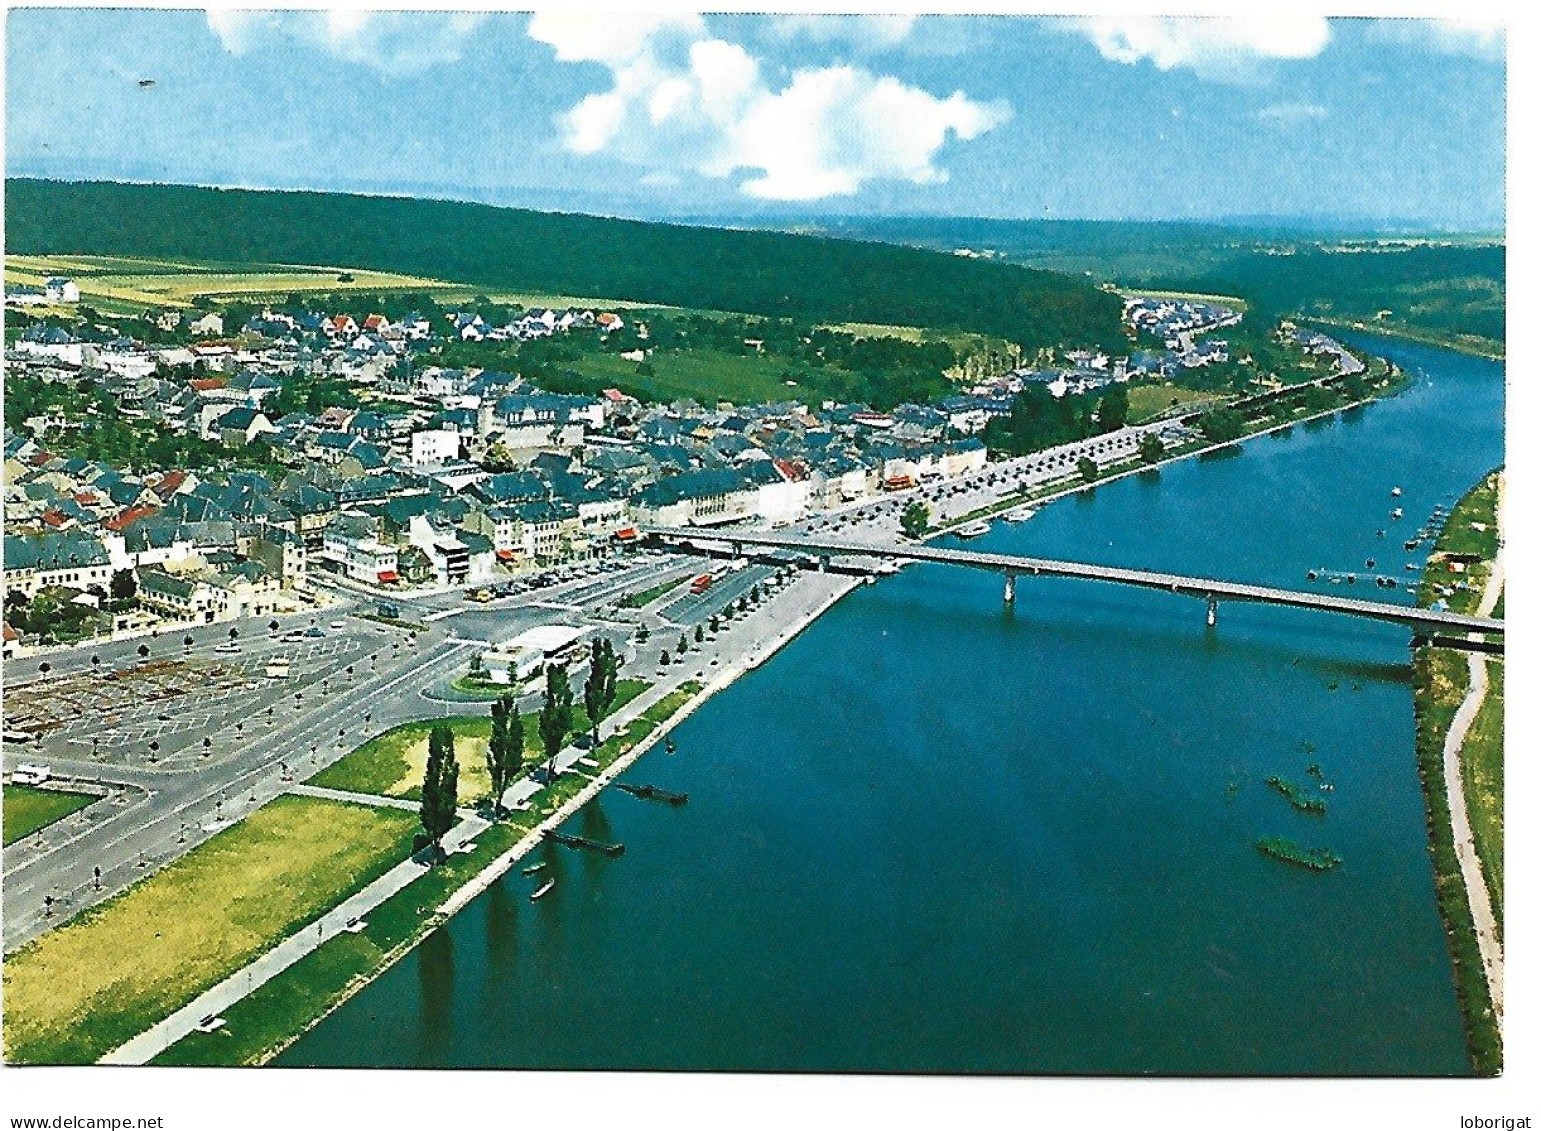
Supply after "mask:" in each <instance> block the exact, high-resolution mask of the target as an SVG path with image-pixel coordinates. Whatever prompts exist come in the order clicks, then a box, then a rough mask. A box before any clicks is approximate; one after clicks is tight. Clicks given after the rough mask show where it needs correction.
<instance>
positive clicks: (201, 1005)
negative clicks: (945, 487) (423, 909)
mask: <svg viewBox="0 0 1541 1131" xmlns="http://www.w3.org/2000/svg"><path fill="white" fill-rule="evenodd" d="M858 585H860V581H858V580H856V579H853V578H849V577H836V576H829V575H823V574H810V575H805V576H803V577H799V578H798V579H797V580H796V581H794V582H793V583H791V584H789V585H787V586H786V587H785V588H783V589H781V590H780V591H778V592H776V593H775V594H774V595H772V596H771V597H769V598H768V599H767V600H766V601H765V602H764V604H763V605H762V606H761V607H760V608H759V609H758V610H757V611H756V612H755V613H753V614H751V615H750V616H748V617H746V618H745V619H744V620H742V621H740V622H737V623H735V624H733V625H731V626H730V627H729V628H728V629H727V630H726V631H724V632H722V633H721V634H720V640H719V642H718V647H716V648H714V649H712V654H710V655H708V654H704V653H703V654H699V655H696V656H694V657H693V658H691V659H692V662H686V661H685V659H683V658H682V660H681V661H680V663H679V664H678V665H677V666H680V667H683V668H684V669H686V670H683V671H681V672H680V673H679V674H678V676H677V677H676V678H671V679H668V680H663V681H660V682H659V683H657V684H655V685H654V686H652V687H650V688H648V689H647V691H645V692H643V693H642V694H641V695H639V696H637V697H636V698H635V699H633V700H631V701H630V702H629V703H627V704H626V706H625V707H623V708H622V709H621V710H619V711H617V712H616V713H615V714H614V715H613V716H611V717H610V718H608V719H606V720H605V724H604V728H603V730H605V731H609V732H611V733H616V732H620V731H623V730H625V728H626V726H627V725H628V724H629V723H631V722H633V721H635V720H636V719H637V718H639V717H641V716H642V715H643V714H644V713H645V712H647V711H648V710H649V709H650V708H652V707H653V706H655V705H656V704H657V703H659V702H660V701H661V700H663V699H664V698H666V697H667V696H668V695H670V694H672V693H674V692H675V691H677V690H678V689H679V687H680V686H681V685H682V684H683V683H685V682H688V681H690V680H691V679H699V678H704V679H705V680H706V682H705V683H704V686H702V688H701V690H700V691H698V692H697V693H696V694H695V695H693V696H692V697H691V698H690V699H689V700H688V701H686V702H685V703H684V704H682V705H681V706H680V708H679V709H678V710H677V711H675V712H674V713H673V714H671V715H670V717H669V718H668V719H666V720H664V721H663V722H662V723H661V724H660V725H659V726H658V727H656V728H655V729H654V730H653V731H652V732H651V733H650V734H649V735H647V736H646V737H645V738H643V739H642V740H641V741H639V742H638V743H637V745H636V746H635V747H633V748H632V749H631V750H629V751H627V752H626V754H624V755H622V756H621V757H620V758H618V759H617V760H616V761H615V762H614V763H612V764H611V765H610V766H609V767H607V768H606V769H605V770H604V771H603V772H601V773H600V774H598V775H596V776H595V777H594V778H593V780H592V781H591V782H590V783H589V784H588V785H586V786H585V787H584V788H583V789H582V790H581V791H580V792H579V793H577V794H576V795H574V796H573V797H572V798H571V799H570V800H568V801H567V802H566V803H565V804H563V805H562V806H561V807H560V808H558V809H557V810H556V811H555V812H554V813H552V814H551V816H549V817H548V818H546V819H545V820H544V821H542V822H541V823H540V824H539V825H537V826H536V827H535V828H534V829H532V830H531V831H530V832H529V833H528V834H527V835H525V836H523V837H521V838H520V840H519V841H518V842H517V843H516V844H515V845H514V846H513V847H512V848H510V849H509V850H508V851H507V852H506V853H504V854H503V855H502V856H500V857H498V858H497V859H495V860H493V861H492V862H491V863H489V864H488V865H487V867H485V868H484V869H482V870H481V871H480V872H478V873H477V874H476V875H475V876H474V877H472V878H471V879H470V880H469V881H467V882H466V883H465V884H464V885H462V886H461V887H460V888H458V889H456V891H455V892H454V893H452V894H451V895H450V896H449V898H448V899H446V900H445V901H444V902H443V903H442V904H441V905H440V906H439V907H438V908H437V909H436V910H435V912H434V914H433V916H432V917H431V918H430V919H428V920H426V921H425V923H424V928H425V933H426V930H427V929H429V928H431V927H432V926H435V925H437V924H438V923H440V922H442V921H444V920H445V919H447V918H448V917H450V916H452V915H454V914H455V913H456V912H458V911H459V910H460V909H461V908H463V907H464V906H465V905H466V904H468V903H469V902H470V901H471V900H472V899H474V898H475V897H476V896H478V895H480V894H481V893H482V892H484V891H486V890H487V888H489V887H491V886H492V884H493V883H495V882H496V881H497V879H498V878H499V877H501V876H502V875H503V874H504V873H506V872H507V871H508V870H509V869H510V868H512V867H513V866H514V865H515V864H516V863H517V862H518V861H519V860H520V859H521V858H523V857H524V856H525V855H527V854H528V853H529V852H530V851H532V850H533V849H534V848H535V847H536V846H537V845H538V844H540V842H541V840H542V838H543V836H544V834H545V832H546V831H547V830H548V829H554V828H556V827H558V826H560V825H561V824H562V823H564V822H565V821H567V820H568V819H569V818H571V817H572V816H573V814H575V813H576V812H577V811H578V810H579V809H581V808H582V807H583V806H584V805H586V804H588V803H589V802H590V801H591V800H593V799H594V798H595V797H596V796H598V795H599V793H600V792H602V791H603V790H604V789H605V788H606V787H607V786H608V785H610V784H611V783H612V782H613V781H614V780H615V779H616V778H617V777H618V776H619V775H620V774H622V773H623V772H625V771H626V770H627V769H628V768H630V767H631V766H632V765H633V764H634V763H635V762H636V761H637V760H638V759H639V758H641V757H642V755H643V754H645V753H647V752H648V751H649V750H650V749H651V748H652V747H653V746H654V745H655V744H656V743H657V742H658V740H659V739H660V737H661V736H663V735H666V734H667V733H668V731H669V728H670V727H672V726H674V725H675V724H677V723H678V722H679V721H680V720H682V719H684V718H686V717H688V716H689V715H690V714H691V712H693V711H695V710H696V709H697V708H698V707H700V705H701V704H703V703H705V702H706V700H708V699H709V698H711V696H713V695H715V694H716V693H717V692H719V691H721V690H722V689H723V688H725V687H727V686H728V685H730V684H731V683H732V682H733V681H734V680H736V679H737V678H738V677H739V676H740V675H743V674H744V673H745V672H747V671H750V670H752V669H754V668H756V667H758V666H760V665H761V664H763V663H764V662H765V661H766V660H767V659H769V658H770V657H771V656H772V655H774V654H775V653H776V652H777V651H778V650H780V649H781V648H782V647H784V646H785V645H787V644H788V643H790V642H791V641H792V639H793V638H794V637H796V636H797V635H798V634H799V633H800V632H802V630H803V629H804V628H806V627H807V626H808V625H810V624H812V623H813V622H814V621H815V620H817V619H818V617H819V616H821V615H822V614H823V613H824V612H825V611H826V610H828V609H829V608H830V607H832V606H833V605H834V604H836V603H837V602H838V601H839V600H840V599H841V598H842V597H844V596H845V595H846V594H847V593H849V592H850V591H851V590H852V589H854V588H856V587H857V586H858ZM714 661H715V668H716V670H711V669H712V667H713V666H714ZM697 664H702V665H706V666H705V667H700V668H698V667H697V666H696V665H697ZM708 671H710V675H708V674H707V673H708ZM588 754H589V752H588V751H587V750H583V749H580V748H578V747H575V746H571V745H569V746H568V747H566V748H565V749H564V750H563V751H562V752H561V753H560V754H559V755H558V756H557V761H556V764H557V772H558V774H559V775H560V774H567V773H580V774H581V773H583V767H582V766H581V764H580V762H581V760H582V759H584V758H586V757H588ZM542 788H543V787H542V786H541V784H540V783H538V782H536V781H535V780H534V779H533V778H532V777H529V776H526V777H523V778H521V779H520V780H519V781H518V782H516V783H515V784H514V785H512V786H510V787H509V789H508V790H507V791H506V792H505V793H504V795H503V802H504V805H505V806H506V807H507V808H509V809H513V810H521V809H526V808H528V806H529V802H530V800H531V799H532V798H533V797H534V796H535V795H536V794H538V793H539V792H540V790H541V789H542ZM288 791H289V792H292V793H296V794H301V795H308V796H314V797H325V798H329V799H332V800H338V801H347V802H351V803H354V804H364V805H379V806H384V807H387V808H396V809H413V810H415V809H416V808H417V803H416V802H412V801H405V800H403V799H401V798H391V797H383V796H376V795H374V794H362V793H354V792H350V791H342V790H332V789H323V788H321V787H316V786H308V785H304V784H295V785H292V786H290V787H289V790H288ZM490 824H491V823H490V822H489V821H488V820H487V819H485V818H484V817H481V816H478V815H477V814H474V813H471V812H470V811H468V810H461V811H460V821H459V822H458V823H457V824H456V826H455V827H454V828H453V829H452V830H451V831H450V832H449V833H448V834H446V835H445V838H444V842H443V843H444V848H445V851H446V852H448V853H455V852H457V851H468V850H469V846H471V845H472V844H473V842H474V841H475V839H476V837H477V836H478V835H479V834H480V833H482V832H483V831H485V830H486V829H487V828H489V827H490ZM427 870H428V869H427V866H425V865H423V864H421V863H418V862H417V861H416V860H404V861H402V862H401V863H399V864H397V865H396V866H395V867H393V868H392V869H391V870H390V871H388V872H386V873H385V874H384V875H383V876H380V877H379V878H378V879H376V880H374V881H373V882H372V883H370V884H368V885H367V886H366V887H364V888H362V889H361V890H359V891H357V892H355V893H354V894H353V895H351V896H349V897H348V898H347V899H345V900H343V901H342V902H341V903H340V904H338V905H337V906H336V907H334V908H332V909H331V910H329V911H327V912H326V913H325V914H323V915H321V916H319V917H318V918H317V919H316V920H315V921H314V922H312V923H309V924H307V925H306V926H304V927H302V928H301V929H300V930H298V931H296V932H295V933H294V934H292V935H290V936H289V937H288V938H286V939H284V940H283V941H282V942H280V943H279V944H278V945H276V946H274V947H273V948H271V949H270V950H268V951H267V952H265V953H264V954H262V955H261V956H260V957H259V958H257V959H255V960H253V961H252V962H250V963H249V964H247V965H246V966H244V967H242V968H241V969H239V970H237V971H235V972H234V973H232V974H230V975H229V976H228V977H226V978H225V979H223V980H222V981H220V982H219V983H217V984H216V985H214V986H211V987H210V988H209V989H207V990H205V991H203V992H202V993H201V994H199V995H198V996H197V997H196V998H194V999H193V1000H192V1001H190V1002H188V1003H187V1004H186V1005H184V1006H182V1007H181V1008H179V1009H177V1010H176V1011H175V1012H173V1013H171V1014H170V1015H168V1016H167V1017H166V1018H164V1019H163V1020H161V1021H159V1022H157V1023H156V1024H155V1025H153V1026H151V1027H150V1028H149V1029H147V1030H145V1031H144V1032H143V1033H140V1034H139V1035H138V1036H136V1037H133V1038H132V1039H130V1040H129V1041H126V1042H125V1043H124V1044H122V1045H120V1046H118V1047H117V1048H116V1049H113V1050H112V1051H111V1052H109V1053H107V1054H106V1055H105V1056H103V1057H102V1058H101V1060H100V1061H98V1063H100V1064H115V1065H142V1064H147V1063H149V1062H150V1061H151V1060H152V1059H154V1058H155V1057H156V1056H158V1055H160V1053H161V1052H163V1051H164V1050H166V1049H167V1048H170V1047H171V1046H172V1045H173V1044H175V1043H176V1042H177V1041H179V1040H181V1039H182V1038H184V1037H186V1036H188V1035H189V1034H191V1033H193V1032H194V1031H196V1029H197V1027H198V1025H199V1024H200V1023H201V1022H202V1021H203V1019H204V1018H206V1017H211V1016H214V1017H217V1016H219V1015H220V1013H222V1012H223V1011H224V1010H227V1009H229V1008H231V1007H232V1006H233V1005H235V1004H236V1003H237V1002H239V1001H241V1000H242V999H244V998H245V997H247V996H248V995H249V994H251V993H253V992H254V991H255V990H257V989H258V988H259V987H261V986H263V985H265V984H266V983H267V982H269V981H270V980H271V979H273V978H275V977H277V976H278V975H279V974H281V973H283V972H284V971H285V970H287V969H289V968H290V967H291V966H293V965H294V964H295V963H297V962H299V961H300V960H301V959H303V958H304V957H306V956H307V955H309V954H311V953H312V952H314V951H315V950H317V949H319V948H320V947H321V946H323V945H324V944H325V943H326V942H328V941H329V940H331V939H333V938H335V937H337V936H338V935H339V934H341V933H343V932H344V931H345V930H347V929H348V925H349V923H351V922H353V921H355V920H359V919H364V918H366V917H367V916H368V914H369V913H370V912H371V911H372V910H374V909H375V908H376V907H378V906H380V905H381V904H382V903H384V902H385V901H386V900H388V899H390V898H391V897H392V896H394V895H396V894H397V893H399V892H401V891H403V890H404V889H405V888H407V887H408V886H409V885H410V884H411V883H412V882H413V881H415V880H416V879H418V878H419V877H421V876H423V875H425V874H426V873H427ZM408 949H410V948H408ZM382 969H383V967H382ZM380 972H381V971H378V970H377V971H375V972H374V974H372V975H371V978H372V977H374V976H378V974H379V973H380ZM362 984H363V983H361V985H362ZM358 988H360V987H359V986H354V987H353V992H356V990H357V989H358ZM343 1000H345V999H343ZM337 1004H340V1002H334V1003H332V1008H335V1006H336V1005H337ZM296 1035H297V1034H296Z"/></svg>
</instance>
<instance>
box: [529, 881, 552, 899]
mask: <svg viewBox="0 0 1541 1131" xmlns="http://www.w3.org/2000/svg"><path fill="white" fill-rule="evenodd" d="M554 887H556V881H555V880H549V879H548V880H547V881H546V882H545V883H543V884H541V885H540V887H538V888H536V889H535V890H534V891H532V892H531V893H530V902H531V903H534V902H535V901H536V900H537V899H539V898H540V897H541V896H543V895H545V894H546V893H547V892H548V891H550V890H551V889H552V888H554Z"/></svg>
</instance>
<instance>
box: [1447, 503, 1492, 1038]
mask: <svg viewBox="0 0 1541 1131" xmlns="http://www.w3.org/2000/svg"><path fill="white" fill-rule="evenodd" d="M1503 484H1504V480H1503V477H1502V476H1500V477H1499V480H1498V516H1499V530H1500V535H1501V532H1502V529H1503ZM1503 589H1504V552H1503V548H1502V545H1500V547H1499V550H1498V554H1497V556H1496V557H1495V558H1494V559H1493V571H1492V573H1490V574H1489V575H1488V579H1487V584H1486V585H1485V586H1484V587H1483V590H1482V600H1481V601H1480V602H1479V604H1478V606H1477V612H1478V614H1479V615H1481V616H1486V615H1488V614H1489V613H1491V612H1492V611H1493V608H1494V607H1495V606H1496V605H1497V604H1498V598H1499V596H1500V595H1501V594H1502V593H1503ZM1466 664H1467V677H1468V679H1467V691H1466V697H1465V698H1464V699H1462V700H1461V705H1460V706H1459V707H1457V708H1456V712H1455V717H1454V718H1453V719H1451V721H1450V729H1449V731H1447V732H1446V733H1445V745H1444V751H1443V766H1444V778H1445V796H1446V797H1447V798H1448V799H1449V805H1450V830H1451V833H1452V834H1453V838H1454V841H1455V855H1456V859H1457V860H1458V861H1459V862H1460V865H1461V880H1462V882H1463V883H1464V884H1465V887H1466V900H1467V903H1468V904H1469V905H1470V906H1471V920H1472V926H1473V927H1474V928H1475V930H1476V933H1477V950H1478V952H1479V953H1480V954H1481V955H1482V972H1483V975H1484V976H1485V977H1486V979H1487V987H1488V998H1489V1000H1490V1001H1491V1002H1492V1003H1493V1014H1494V1016H1496V1017H1497V1018H1498V1021H1499V1022H1500V1024H1501V1023H1502V1022H1503V1016H1504V944H1503V940H1502V939H1501V938H1500V937H1499V930H1498V919H1497V916H1495V915H1494V914H1493V899H1492V894H1491V893H1490V892H1489V891H1488V886H1487V878H1486V877H1485V876H1484V875H1483V873H1482V861H1481V860H1479V859H1478V857H1477V845H1476V839H1475V837H1474V835H1473V833H1472V826H1471V811H1470V810H1469V809H1468V808H1467V804H1466V786H1465V782H1464V779H1463V776H1462V773H1461V747H1462V746H1464V745H1465V744H1466V736H1467V734H1468V733H1469V732H1470V731H1471V726H1472V723H1474V722H1475V721H1476V718H1477V712H1478V711H1479V710H1481V709H1482V704H1483V701H1484V700H1485V699H1486V698H1487V694H1488V657H1487V656H1485V655H1483V654H1482V653H1480V652H1468V653H1467V655H1466Z"/></svg>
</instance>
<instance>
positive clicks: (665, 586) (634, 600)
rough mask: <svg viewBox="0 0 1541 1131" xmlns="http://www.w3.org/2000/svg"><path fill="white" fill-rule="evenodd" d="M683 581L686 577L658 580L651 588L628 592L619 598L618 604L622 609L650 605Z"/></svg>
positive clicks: (682, 583)
mask: <svg viewBox="0 0 1541 1131" xmlns="http://www.w3.org/2000/svg"><path fill="white" fill-rule="evenodd" d="M685 581H686V579H685V578H683V577H681V578H677V579H676V580H674V581H663V582H660V583H659V584H657V585H655V586H653V587H652V588H651V589H642V590H639V591H638V592H636V593H628V594H627V595H626V596H625V597H623V598H622V599H621V601H620V606H621V608H623V609H640V608H643V607H644V606H646V605H651V604H652V603H653V602H654V601H656V600H658V598H660V597H662V596H663V595H664V594H665V593H668V592H671V591H672V590H675V589H678V588H679V587H680V586H681V585H684V584H685Z"/></svg>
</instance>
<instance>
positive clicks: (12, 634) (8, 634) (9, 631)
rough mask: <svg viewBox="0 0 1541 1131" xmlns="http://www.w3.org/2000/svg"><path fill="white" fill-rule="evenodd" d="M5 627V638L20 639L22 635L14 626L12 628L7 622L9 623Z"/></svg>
mask: <svg viewBox="0 0 1541 1131" xmlns="http://www.w3.org/2000/svg"><path fill="white" fill-rule="evenodd" d="M4 628H5V638H6V639H7V640H19V639H20V637H19V636H18V635H17V634H16V630H15V629H14V628H12V627H11V626H10V625H8V624H7V625H5V626H4Z"/></svg>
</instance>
